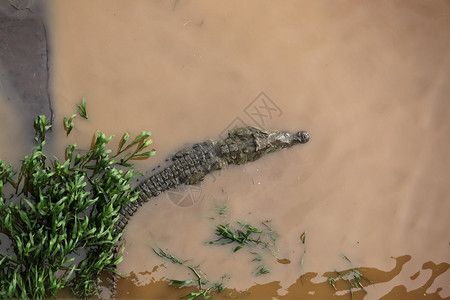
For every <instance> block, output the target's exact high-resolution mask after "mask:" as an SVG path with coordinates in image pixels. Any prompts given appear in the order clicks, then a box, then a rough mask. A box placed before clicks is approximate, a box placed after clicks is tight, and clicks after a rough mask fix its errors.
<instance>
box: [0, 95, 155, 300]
mask: <svg viewBox="0 0 450 300" xmlns="http://www.w3.org/2000/svg"><path fill="white" fill-rule="evenodd" d="M83 100H84V99H83ZM79 111H80V114H81V116H82V117H84V118H87V113H86V104H85V102H84V101H83V102H82V105H81V106H80V107H79ZM73 118H74V116H72V117H70V118H69V119H66V118H65V120H64V121H65V122H64V123H65V125H66V130H67V134H69V133H70V130H71V129H72V128H73V123H72V120H73ZM34 128H35V131H36V134H35V141H36V146H35V147H34V149H33V150H32V153H31V155H29V156H26V157H25V158H24V160H23V161H22V167H21V169H20V172H19V173H18V174H16V173H15V172H14V171H13V169H12V167H11V165H9V164H6V163H5V162H3V161H1V160H0V231H1V232H3V233H4V235H2V239H3V237H4V236H7V238H9V240H10V241H9V242H10V243H11V246H10V248H9V251H8V253H0V298H21V299H28V298H33V299H42V298H45V297H55V295H56V293H57V292H58V291H59V290H61V289H62V288H63V287H65V286H70V287H72V290H73V292H74V293H75V294H76V295H77V296H79V297H89V296H91V295H93V294H95V293H96V292H97V290H98V284H99V278H98V275H99V273H100V272H101V271H109V272H114V273H115V272H116V271H115V270H114V267H115V266H116V265H117V264H118V263H120V262H121V261H122V258H123V257H122V252H123V248H122V252H119V253H116V254H115V253H114V249H115V247H116V246H117V242H118V240H119V239H120V237H121V236H122V232H115V231H114V224H115V222H116V221H117V220H118V218H119V211H120V209H121V207H122V206H123V205H125V204H126V203H129V202H131V201H134V200H135V199H136V198H137V197H138V192H135V191H133V190H132V189H131V186H130V181H131V180H132V178H134V177H135V176H136V175H137V174H136V173H134V169H133V165H132V164H130V163H129V160H132V159H138V158H142V157H148V156H150V155H153V154H154V150H152V151H148V152H144V149H145V148H146V147H148V146H149V145H150V144H151V140H148V137H149V136H150V133H148V132H143V133H142V134H141V135H139V136H138V137H136V138H135V139H134V140H133V141H132V142H131V143H129V144H128V145H126V143H127V140H128V138H129V133H126V134H125V136H124V138H122V141H121V142H120V147H119V150H118V151H117V153H116V154H115V155H111V152H112V151H111V150H109V149H106V148H105V147H106V144H107V143H108V142H109V141H110V140H111V139H112V138H113V136H109V137H107V136H105V135H104V134H103V133H101V132H97V137H96V139H95V142H94V144H93V146H92V147H91V149H90V150H86V151H83V150H80V149H77V146H76V144H74V145H69V146H67V148H66V157H65V161H62V162H60V161H59V160H58V159H50V158H48V157H47V156H46V155H45V151H44V146H45V144H46V141H45V139H46V134H47V132H48V131H49V129H50V128H51V126H50V125H49V124H48V122H47V120H46V118H45V116H39V117H38V118H37V119H36V120H35V122H34ZM125 151H129V152H127V153H124V152H125ZM119 156H120V157H119ZM7 186H10V187H9V189H10V190H13V192H12V193H11V194H10V195H8V196H6V195H5V193H4V192H5V189H4V188H5V187H7Z"/></svg>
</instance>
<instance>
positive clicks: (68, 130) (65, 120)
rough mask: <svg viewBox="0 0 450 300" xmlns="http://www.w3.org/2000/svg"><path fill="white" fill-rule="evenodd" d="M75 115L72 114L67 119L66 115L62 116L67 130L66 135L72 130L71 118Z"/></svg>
mask: <svg viewBox="0 0 450 300" xmlns="http://www.w3.org/2000/svg"><path fill="white" fill-rule="evenodd" d="M76 116H77V115H72V116H71V117H70V118H69V119H67V118H66V117H64V129H65V130H66V132H67V135H69V133H70V132H71V131H72V129H73V125H74V124H73V119H74V118H75V117H76Z"/></svg>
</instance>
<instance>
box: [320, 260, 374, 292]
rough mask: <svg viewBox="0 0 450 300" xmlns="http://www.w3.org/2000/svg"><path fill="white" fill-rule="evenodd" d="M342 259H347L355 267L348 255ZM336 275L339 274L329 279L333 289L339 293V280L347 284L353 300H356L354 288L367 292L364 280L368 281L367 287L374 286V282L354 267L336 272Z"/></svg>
mask: <svg viewBox="0 0 450 300" xmlns="http://www.w3.org/2000/svg"><path fill="white" fill-rule="evenodd" d="M342 258H343V259H345V260H346V261H347V262H349V263H350V264H351V265H353V263H352V262H351V260H350V259H349V258H348V257H347V256H346V255H342ZM335 273H336V274H337V277H336V278H334V277H329V278H328V283H329V284H330V285H331V286H332V287H333V289H334V290H336V291H337V290H338V289H337V288H336V283H337V282H338V281H339V280H342V281H345V282H347V284H348V291H349V293H350V296H351V298H352V299H354V297H353V290H352V289H353V288H355V289H361V290H363V291H365V289H364V287H365V286H364V284H363V280H364V281H366V286H367V285H369V284H373V281H372V280H370V279H369V278H367V277H365V276H363V275H362V274H361V272H360V271H358V270H357V268H355V267H352V268H351V269H349V270H345V271H335Z"/></svg>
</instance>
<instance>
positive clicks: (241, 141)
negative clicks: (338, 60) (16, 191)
mask: <svg viewBox="0 0 450 300" xmlns="http://www.w3.org/2000/svg"><path fill="white" fill-rule="evenodd" d="M308 141H309V133H308V132H306V131H299V132H297V133H295V134H291V133H289V132H284V131H278V130H263V129H258V128H254V127H242V128H237V129H233V130H231V131H230V132H229V133H228V137H227V138H225V139H223V140H207V141H205V142H203V143H197V144H193V145H190V146H187V147H185V148H183V149H182V150H180V151H178V152H177V153H176V154H175V155H174V156H173V157H171V158H170V159H169V166H168V167H166V168H164V169H163V170H161V171H159V172H158V173H156V174H154V175H152V176H150V178H148V179H147V180H146V181H144V182H142V183H141V184H140V185H139V186H138V187H137V188H136V189H137V190H140V191H141V192H140V193H139V196H138V198H137V199H136V200H135V201H133V202H130V203H128V204H126V205H125V206H123V207H122V210H121V211H120V217H119V220H118V221H117V222H116V224H115V232H116V233H120V232H122V231H123V230H124V229H125V226H126V225H127V223H128V221H129V220H130V218H131V217H132V216H133V214H134V213H135V212H136V211H137V209H138V208H139V207H140V206H142V205H143V204H144V203H145V202H147V201H148V200H149V199H150V198H152V197H156V196H158V195H159V194H161V193H162V192H164V191H167V190H169V189H172V188H174V187H177V186H179V185H183V184H184V185H193V184H197V183H199V182H200V181H202V180H203V179H204V178H205V176H206V175H208V174H209V173H211V172H213V171H215V170H220V169H223V168H224V167H226V166H228V165H229V164H235V165H241V164H245V163H247V162H251V161H255V160H257V159H258V158H260V157H262V156H264V155H265V154H268V153H271V152H275V151H277V150H280V149H284V148H288V147H291V146H293V145H295V144H304V143H306V142H308Z"/></svg>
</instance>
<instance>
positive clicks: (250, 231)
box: [207, 221, 270, 252]
mask: <svg viewBox="0 0 450 300" xmlns="http://www.w3.org/2000/svg"><path fill="white" fill-rule="evenodd" d="M237 223H238V224H239V225H241V228H240V229H236V228H234V227H233V226H232V225H231V224H230V223H228V224H225V225H217V226H216V235H217V236H219V238H218V239H217V240H213V241H209V242H207V244H210V245H212V244H219V245H226V244H231V243H237V244H238V245H237V246H236V247H235V248H234V249H233V252H236V251H238V250H240V249H242V248H243V247H244V246H246V245H248V246H254V245H258V244H263V245H264V246H267V247H268V246H269V245H270V244H269V243H268V242H266V241H263V240H262V239H261V235H262V234H263V231H262V230H261V229H258V228H256V227H254V226H252V225H250V224H246V223H244V222H241V221H237Z"/></svg>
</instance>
